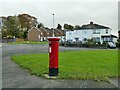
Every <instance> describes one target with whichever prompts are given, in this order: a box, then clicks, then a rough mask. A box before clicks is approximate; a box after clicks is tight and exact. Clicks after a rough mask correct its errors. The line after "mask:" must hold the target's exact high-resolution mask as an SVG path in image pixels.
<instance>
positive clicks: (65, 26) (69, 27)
mask: <svg viewBox="0 0 120 90" xmlns="http://www.w3.org/2000/svg"><path fill="white" fill-rule="evenodd" d="M64 29H66V30H74V26H72V25H68V24H64Z"/></svg>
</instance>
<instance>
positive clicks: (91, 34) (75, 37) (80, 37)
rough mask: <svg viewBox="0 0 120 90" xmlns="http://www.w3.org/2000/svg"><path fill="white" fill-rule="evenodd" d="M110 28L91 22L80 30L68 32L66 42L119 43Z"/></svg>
mask: <svg viewBox="0 0 120 90" xmlns="http://www.w3.org/2000/svg"><path fill="white" fill-rule="evenodd" d="M111 30H112V29H110V28H109V27H106V26H103V25H98V24H94V23H93V22H90V23H89V24H87V25H82V27H81V28H80V29H79V30H73V31H66V41H67V40H72V41H82V42H83V41H84V40H86V39H93V40H94V41H95V42H96V43H101V44H102V43H104V42H108V41H112V42H117V37H116V36H115V35H111Z"/></svg>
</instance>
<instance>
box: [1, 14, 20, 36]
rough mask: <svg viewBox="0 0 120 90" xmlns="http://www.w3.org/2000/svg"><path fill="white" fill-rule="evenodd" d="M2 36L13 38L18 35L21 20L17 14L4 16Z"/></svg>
mask: <svg viewBox="0 0 120 90" xmlns="http://www.w3.org/2000/svg"><path fill="white" fill-rule="evenodd" d="M2 19H3V26H2V37H3V38H4V37H7V38H13V37H14V36H15V37H18V34H19V23H18V22H19V21H18V20H17V19H16V16H8V17H3V18H2Z"/></svg>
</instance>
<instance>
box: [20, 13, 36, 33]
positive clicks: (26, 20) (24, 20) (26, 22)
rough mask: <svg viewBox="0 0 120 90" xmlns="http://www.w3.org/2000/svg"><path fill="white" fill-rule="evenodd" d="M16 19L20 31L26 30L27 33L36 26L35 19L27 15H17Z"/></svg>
mask: <svg viewBox="0 0 120 90" xmlns="http://www.w3.org/2000/svg"><path fill="white" fill-rule="evenodd" d="M18 18H19V20H20V25H21V28H22V29H26V30H27V31H28V30H29V29H30V28H31V27H33V26H36V25H37V18H35V17H33V16H30V15H28V14H19V15H18Z"/></svg>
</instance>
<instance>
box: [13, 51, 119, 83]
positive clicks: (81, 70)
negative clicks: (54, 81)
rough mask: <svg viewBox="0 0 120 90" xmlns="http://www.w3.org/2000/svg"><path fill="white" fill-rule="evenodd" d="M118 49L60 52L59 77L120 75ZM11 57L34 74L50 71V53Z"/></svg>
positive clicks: (102, 78) (81, 77)
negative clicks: (119, 71)
mask: <svg viewBox="0 0 120 90" xmlns="http://www.w3.org/2000/svg"><path fill="white" fill-rule="evenodd" d="M117 53H118V51H117V50H83V51H82V50H81V51H70V52H69V51H65V52H60V54H59V76H58V78H59V79H92V80H97V81H99V80H108V78H111V77H118V54H117ZM11 59H12V60H13V61H15V62H16V63H18V64H19V65H20V66H21V67H24V68H26V69H29V70H30V71H31V73H32V74H35V75H38V76H44V74H46V73H48V68H49V63H48V62H49V55H48V54H28V55H27V54H25V55H15V56H12V57H11Z"/></svg>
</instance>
